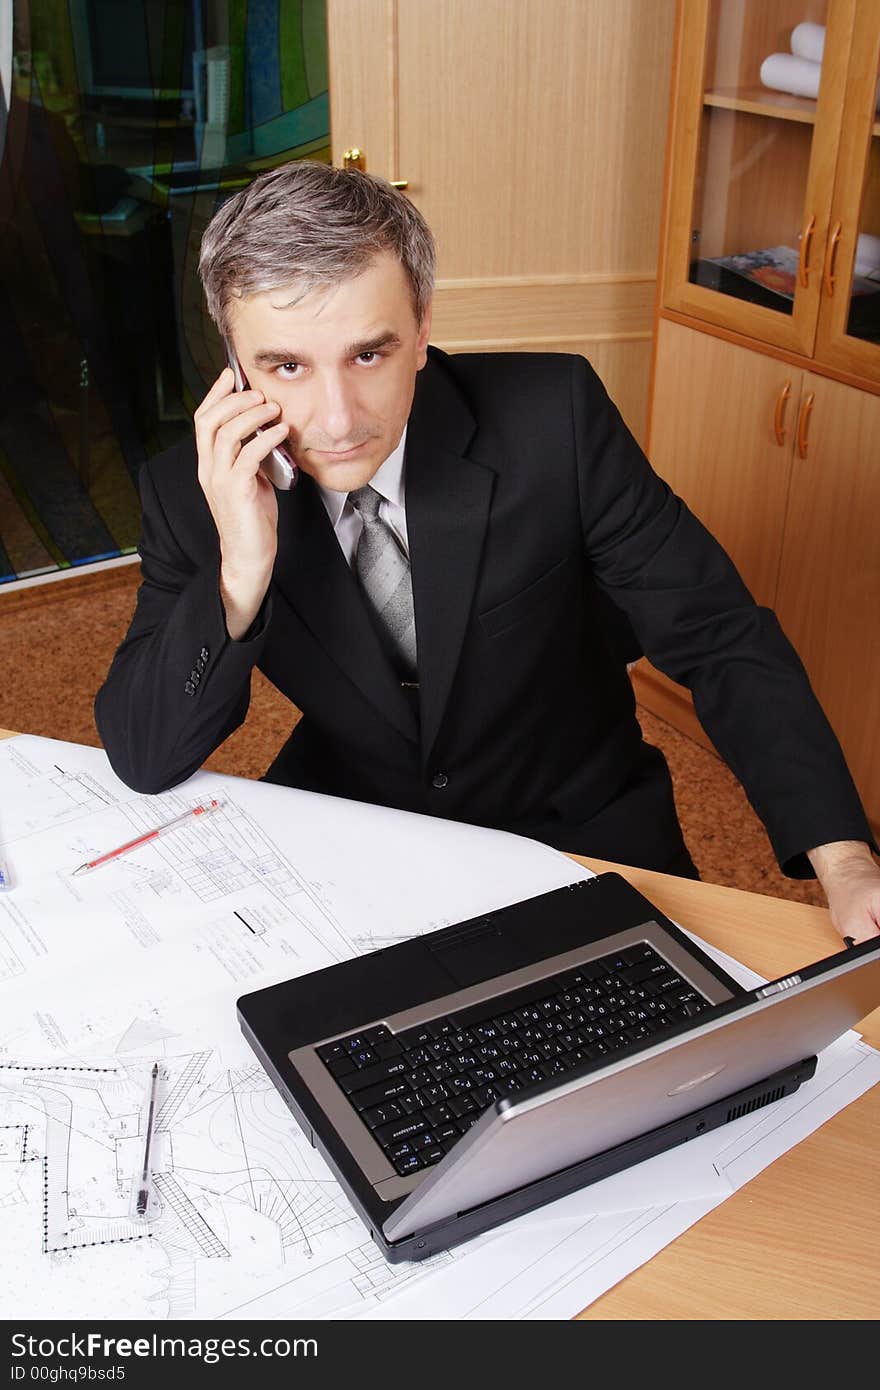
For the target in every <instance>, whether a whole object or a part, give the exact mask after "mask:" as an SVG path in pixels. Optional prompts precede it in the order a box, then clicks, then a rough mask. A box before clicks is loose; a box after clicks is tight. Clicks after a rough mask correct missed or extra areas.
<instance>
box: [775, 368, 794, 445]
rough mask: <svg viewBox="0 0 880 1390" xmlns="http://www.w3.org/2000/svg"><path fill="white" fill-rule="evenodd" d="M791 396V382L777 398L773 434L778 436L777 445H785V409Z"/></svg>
mask: <svg viewBox="0 0 880 1390" xmlns="http://www.w3.org/2000/svg"><path fill="white" fill-rule="evenodd" d="M790 395H791V382H790V381H787V382H786V383H785V385H784V386H783V388H782V390H781V391H780V392H779V395H778V396H777V398H776V413H775V415H774V416H773V433H774V434H775V435H776V443H777V444H784V443H785V407H786V405H787V404H788V398H789V396H790Z"/></svg>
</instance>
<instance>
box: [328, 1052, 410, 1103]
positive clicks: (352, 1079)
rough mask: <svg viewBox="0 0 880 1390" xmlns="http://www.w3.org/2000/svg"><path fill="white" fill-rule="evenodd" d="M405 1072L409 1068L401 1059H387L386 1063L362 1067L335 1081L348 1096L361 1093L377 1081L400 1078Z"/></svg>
mask: <svg viewBox="0 0 880 1390" xmlns="http://www.w3.org/2000/svg"><path fill="white" fill-rule="evenodd" d="M407 1071H409V1068H408V1067H407V1065H406V1062H405V1061H404V1060H403V1058H402V1057H389V1059H388V1061H387V1062H376V1064H375V1065H374V1066H372V1067H364V1068H362V1070H360V1071H353V1072H351V1073H350V1074H349V1075H348V1076H340V1077H338V1078H337V1079H338V1081H339V1084H340V1086H341V1087H342V1089H343V1091H344V1092H345V1094H346V1095H347V1096H350V1095H351V1094H352V1092H353V1091H362V1090H363V1089H364V1087H366V1086H375V1085H376V1084H377V1083H378V1082H379V1081H387V1080H389V1078H390V1077H392V1076H402V1075H404V1074H405V1073H406V1072H407Z"/></svg>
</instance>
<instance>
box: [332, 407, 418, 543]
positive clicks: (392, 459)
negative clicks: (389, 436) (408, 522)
mask: <svg viewBox="0 0 880 1390" xmlns="http://www.w3.org/2000/svg"><path fill="white" fill-rule="evenodd" d="M406 430H407V427H406V425H404V427H403V434H402V435H401V436H400V442H399V443H398V445H397V448H396V449H394V450H393V451H392V452H391V453H390V454H389V455H388V457H387V459H386V460H385V462H384V463H381V464H380V465H379V467H378V468H377V470H376V472H375V473H374V474H373V476H372V478H371V479H370V487H371V488H374V489H375V491H376V492H378V493H379V495H380V496H381V497H384V498H385V500H386V501H388V502H392V503H393V504H394V505H395V506H396V507H402V506H403V505H404V482H403V457H404V452H405V450H406ZM315 486H316V487H317V489H318V491H319V492H320V494H321V500H322V502H323V503H324V506H325V507H326V509H327V515H328V516H329V518H330V524H331V525H332V527H333V529H334V531H335V529H336V527H337V526H338V525H339V521H340V518H341V517H342V513H343V511H344V510H345V504H346V502H347V501H348V493H347V492H334V490H333V489H332V488H329V487H322V486H321V484H320V483H316V485H315Z"/></svg>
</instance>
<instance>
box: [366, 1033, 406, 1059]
mask: <svg viewBox="0 0 880 1390" xmlns="http://www.w3.org/2000/svg"><path fill="white" fill-rule="evenodd" d="M373 1051H374V1052H375V1054H376V1056H377V1057H378V1058H380V1060H383V1059H384V1058H386V1057H398V1056H399V1055H400V1053H401V1052H402V1051H403V1048H402V1047H401V1045H400V1043H399V1042H398V1041H397V1039H396V1038H390V1037H389V1038H377V1039H376V1041H375V1042H374V1043H373Z"/></svg>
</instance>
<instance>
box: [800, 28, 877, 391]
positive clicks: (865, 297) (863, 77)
mask: <svg viewBox="0 0 880 1390" xmlns="http://www.w3.org/2000/svg"><path fill="white" fill-rule="evenodd" d="M878 80H880V5H878V4H877V0H859V5H858V9H857V13H856V24H855V29H854V32H853V44H852V60H851V63H850V68H849V74H848V79H847V92H846V104H845V107H844V113H843V131H844V139H843V141H842V143H841V149H840V158H839V160H838V166H837V178H836V183H835V188H834V201H833V203H832V207H831V220H830V231H829V238H828V246H827V250H826V254H825V264H824V268H823V275H822V301H821V307H820V310H819V324H818V331H817V334H816V351H815V356H816V359H817V360H818V361H822V362H827V363H829V364H830V365H831V366H833V367H838V368H840V369H842V370H843V371H845V372H851V373H853V374H854V375H856V376H860V377H865V378H867V379H868V380H869V381H873V382H875V383H877V385H878V386H880V113H878V111H877V109H876V106H877V90H878Z"/></svg>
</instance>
